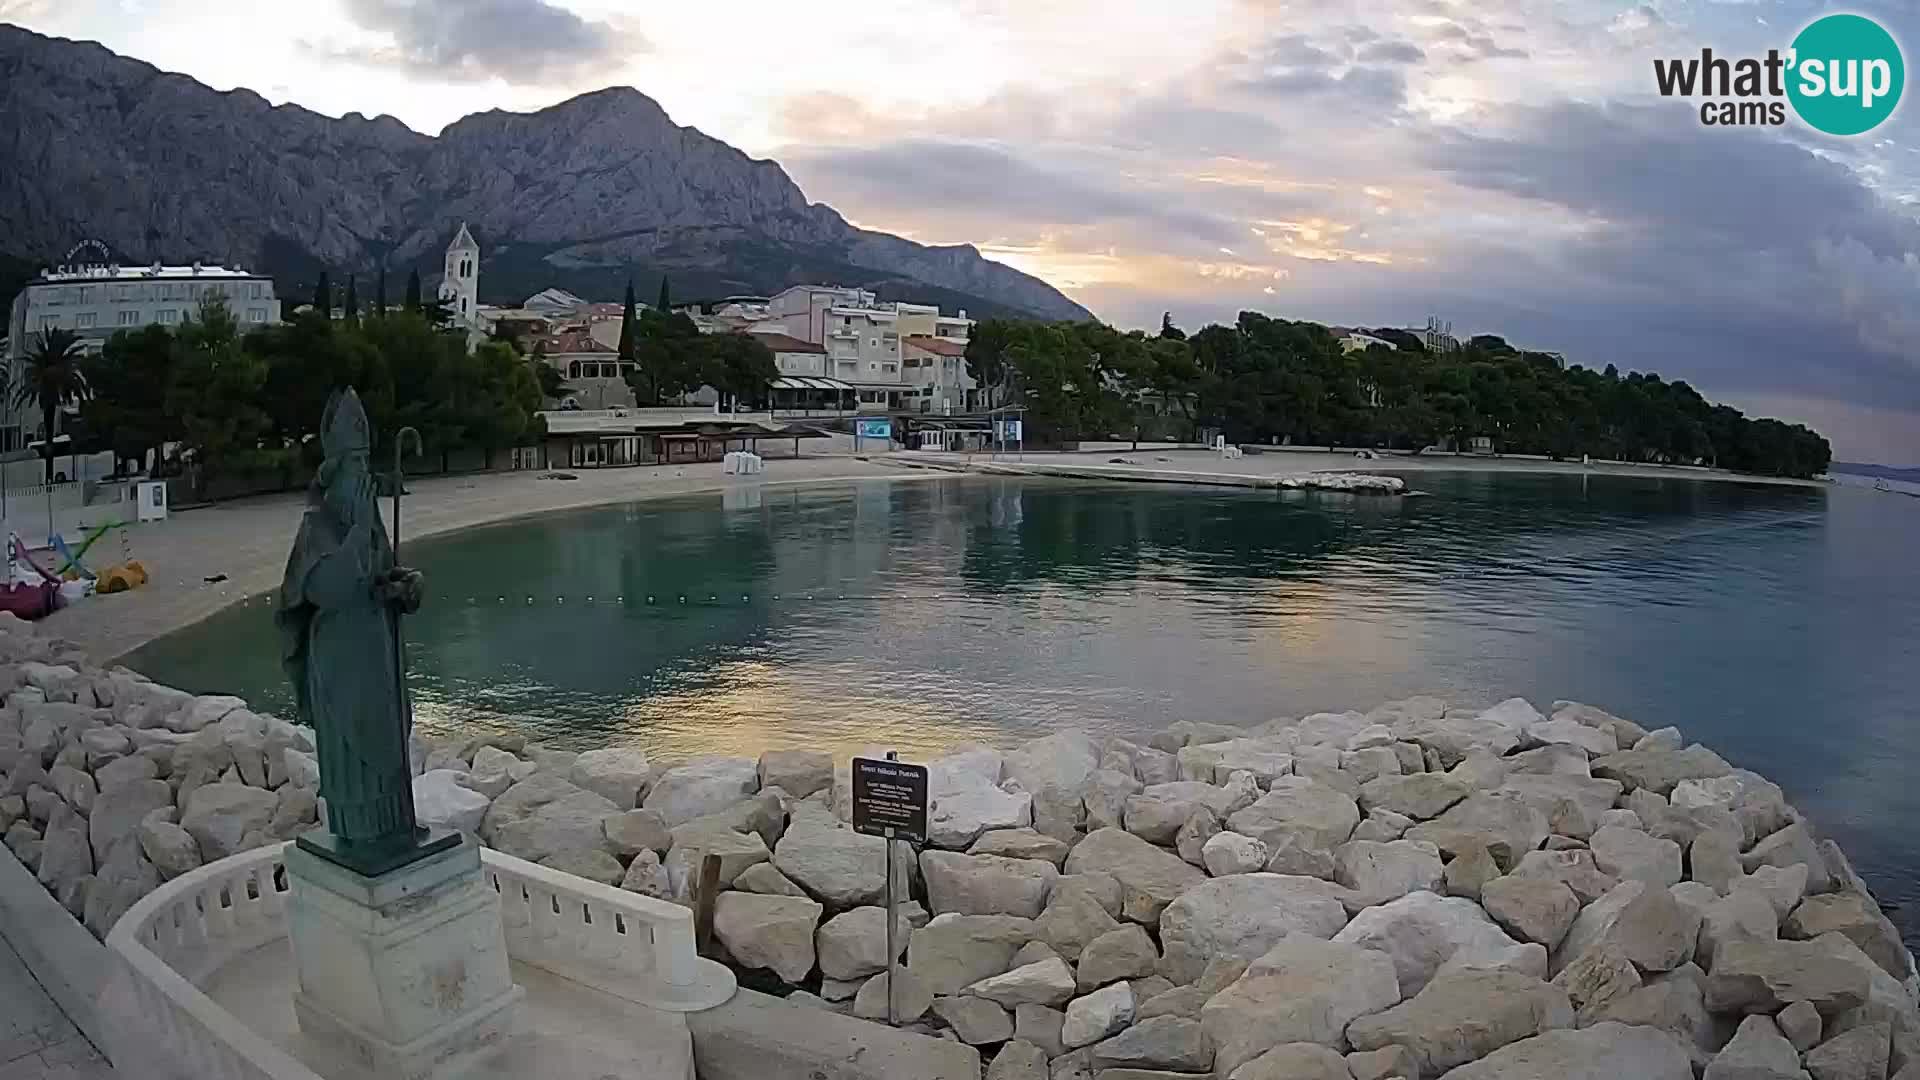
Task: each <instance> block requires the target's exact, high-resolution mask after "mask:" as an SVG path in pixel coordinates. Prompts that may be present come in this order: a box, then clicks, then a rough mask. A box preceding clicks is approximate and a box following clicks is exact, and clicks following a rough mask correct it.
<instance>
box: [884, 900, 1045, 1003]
mask: <svg viewBox="0 0 1920 1080" xmlns="http://www.w3.org/2000/svg"><path fill="white" fill-rule="evenodd" d="M1033 939H1034V922H1033V920H1032V919H1021V918H1015V917H1014V916H1011V915H940V916H936V917H935V918H934V919H933V920H932V921H931V922H929V923H927V925H925V926H922V927H920V928H918V929H916V930H915V931H914V932H913V933H912V934H911V935H909V937H908V939H907V970H909V971H911V972H912V973H913V975H914V977H915V978H916V980H918V982H919V983H920V984H921V985H922V986H924V987H926V989H927V990H928V992H929V993H933V994H942V995H951V994H958V993H960V992H961V991H962V990H964V989H965V988H966V987H968V986H971V985H972V984H974V983H976V982H979V981H980V980H982V979H985V978H989V977H991V976H994V975H999V974H1002V973H1004V972H1005V971H1006V970H1007V966H1008V964H1009V962H1010V961H1011V960H1012V959H1013V954H1014V953H1015V952H1016V951H1017V950H1018V949H1019V948H1020V947H1021V946H1022V945H1025V944H1026V943H1027V942H1029V941H1032V940H1033Z"/></svg>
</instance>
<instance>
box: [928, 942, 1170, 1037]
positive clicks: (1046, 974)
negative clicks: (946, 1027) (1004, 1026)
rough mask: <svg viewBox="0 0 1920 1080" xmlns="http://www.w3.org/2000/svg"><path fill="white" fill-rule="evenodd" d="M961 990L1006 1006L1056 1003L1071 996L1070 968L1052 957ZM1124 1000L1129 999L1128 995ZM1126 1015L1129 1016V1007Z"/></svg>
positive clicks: (990, 977)
mask: <svg viewBox="0 0 1920 1080" xmlns="http://www.w3.org/2000/svg"><path fill="white" fill-rule="evenodd" d="M1122 985H1124V984H1122ZM965 990H966V992H967V993H969V994H972V995H973V996H975V997H982V998H986V999H987V1000H988V1001H992V1002H997V1003H998V1004H1000V1005H1002V1006H1004V1007H1006V1008H1009V1009H1011V1008H1013V1007H1014V1006H1016V1005H1060V1004H1063V1003H1065V1002H1066V1001H1068V1000H1070V999H1071V998H1072V997H1073V993H1074V980H1073V969H1072V968H1070V967H1068V966H1067V962H1066V961H1064V960H1061V959H1060V958H1058V957H1054V958H1053V959H1050V960H1042V961H1040V962H1038V963H1033V964H1027V965H1024V966H1022V967H1017V968H1014V969H1013V970H1012V971H1008V972H1006V973H1004V974H1000V975H992V976H988V977H987V978H985V979H981V980H980V981H979V982H976V983H973V984H972V985H970V986H967V987H966V988H965ZM1128 1000H1129V1002H1130V1001H1131V1000H1132V999H1131V997H1129V998H1128ZM1128 1015H1129V1018H1131V1015H1132V1014H1131V1006H1129V1014H1128ZM1062 1038H1063V1039H1064V1038H1065V1036H1064V1035H1063V1036H1062Z"/></svg>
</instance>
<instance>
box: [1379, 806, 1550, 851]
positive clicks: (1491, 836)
mask: <svg viewBox="0 0 1920 1080" xmlns="http://www.w3.org/2000/svg"><path fill="white" fill-rule="evenodd" d="M1548 831H1549V830H1548V827H1547V815H1546V814H1544V813H1542V812H1541V811H1540V810H1539V808H1538V807H1535V806H1533V805H1532V804H1531V803H1530V802H1529V801H1528V800H1527V799H1526V798H1524V797H1521V796H1518V795H1514V794H1510V793H1500V792H1487V791H1482V792H1476V793H1475V794H1473V795H1469V796H1468V797H1467V798H1465V799H1463V800H1461V801H1460V802H1458V803H1455V804H1454V805H1453V806H1452V807H1451V808H1449V809H1448V810H1447V811H1446V812H1445V813H1442V814H1441V815H1440V816H1439V817H1436V818H1434V819H1433V820H1432V821H1427V822H1422V823H1421V824H1419V825H1415V826H1414V827H1413V828H1411V829H1408V830H1407V834H1406V839H1408V840H1425V841H1427V842H1428V843H1430V844H1433V845H1434V846H1436V847H1438V848H1439V849H1440V851H1441V853H1442V854H1445V855H1450V856H1451V855H1456V854H1458V853H1460V852H1461V851H1463V850H1466V849H1467V848H1468V847H1469V846H1470V845H1472V844H1484V845H1485V846H1486V848H1487V850H1488V851H1489V852H1491V853H1492V855H1493V857H1494V860H1495V861H1496V862H1498V863H1499V864H1500V865H1501V866H1503V867H1508V868H1511V867H1512V866H1514V865H1515V864H1516V863H1517V862H1519V860H1520V858H1521V856H1523V855H1525V854H1526V853H1527V852H1529V851H1532V850H1534V849H1535V848H1538V847H1539V846H1540V845H1541V843H1542V842H1543V841H1545V840H1546V838H1547V834H1548Z"/></svg>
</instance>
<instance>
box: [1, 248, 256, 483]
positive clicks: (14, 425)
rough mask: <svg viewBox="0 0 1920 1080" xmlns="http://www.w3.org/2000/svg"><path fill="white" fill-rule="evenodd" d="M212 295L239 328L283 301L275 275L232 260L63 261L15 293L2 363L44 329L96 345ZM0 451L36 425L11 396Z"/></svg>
mask: <svg viewBox="0 0 1920 1080" xmlns="http://www.w3.org/2000/svg"><path fill="white" fill-rule="evenodd" d="M209 295H214V296H221V297H224V298H225V299H226V302H227V307H228V309H229V310H231V311H232V312H233V317H234V318H235V319H236V320H238V321H239V323H240V329H241V331H242V332H243V333H244V332H245V331H247V330H251V329H254V328H255V327H258V326H263V325H266V324H269V323H277V322H279V321H280V301H279V300H277V299H276V298H275V297H274V295H273V279H272V278H270V277H268V276H267V275H265V274H254V273H249V272H248V271H246V270H242V269H239V268H238V267H235V268H233V269H228V268H226V267H223V266H205V265H202V264H199V263H195V264H193V265H191V266H165V265H162V264H160V263H154V264H152V265H150V266H121V265H117V264H104V265H96V266H62V267H58V268H56V269H51V270H42V271H41V272H40V274H39V276H37V277H35V278H34V279H33V280H32V281H29V282H28V283H27V284H26V285H25V286H23V287H22V288H21V290H20V292H19V294H18V295H16V296H15V297H14V298H13V311H12V312H11V315H10V317H9V319H8V320H7V339H6V341H7V348H6V363H7V368H8V370H10V371H17V370H18V369H19V366H20V362H21V360H22V359H23V358H24V357H25V356H26V355H27V354H28V353H29V352H31V351H32V349H33V347H34V345H35V343H36V342H38V341H39V339H40V334H41V332H42V331H46V330H70V331H72V332H73V333H74V334H76V335H77V336H78V337H79V338H80V344H81V347H82V348H84V349H86V350H87V351H89V352H94V351H98V350H99V348H100V346H101V345H102V344H103V343H105V341H106V340H107V339H108V338H109V337H112V336H113V335H114V333H115V332H117V331H120V330H138V329H140V328H141V327H143V326H146V325H148V324H149V323H159V324H160V325H162V326H178V325H179V324H180V323H182V322H185V321H187V320H188V319H191V318H192V317H194V315H195V314H196V313H197V312H198V311H199V310H200V301H201V300H202V299H204V298H205V297H207V296H209ZM0 418H3V419H4V425H3V426H0V451H4V450H14V449H18V448H19V447H20V446H22V445H23V441H24V438H25V437H28V436H30V435H31V433H32V431H33V430H35V429H36V428H37V425H38V420H37V418H34V417H31V416H26V417H22V416H16V415H14V410H13V408H12V404H11V402H10V401H9V402H7V403H6V404H5V407H4V408H0Z"/></svg>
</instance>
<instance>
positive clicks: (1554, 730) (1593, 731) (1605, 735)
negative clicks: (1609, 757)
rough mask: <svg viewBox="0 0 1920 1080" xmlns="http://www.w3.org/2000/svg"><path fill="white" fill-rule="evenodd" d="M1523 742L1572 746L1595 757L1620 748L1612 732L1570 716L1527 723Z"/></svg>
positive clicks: (1531, 745) (1526, 743) (1536, 744)
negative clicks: (1590, 725)
mask: <svg viewBox="0 0 1920 1080" xmlns="http://www.w3.org/2000/svg"><path fill="white" fill-rule="evenodd" d="M1522 744H1523V745H1525V746H1528V747H1535V746H1553V745H1556V744H1559V745H1565V746H1572V747H1576V748H1578V749H1580V750H1582V751H1584V752H1585V753H1587V754H1589V755H1592V756H1594V757H1599V756H1601V755H1603V754H1611V753H1613V752H1614V751H1616V750H1618V749H1620V744H1619V743H1618V742H1616V741H1614V737H1613V735H1612V733H1610V732H1606V731H1602V730H1600V729H1599V728H1596V727H1589V726H1588V725H1586V724H1582V723H1581V722H1580V721H1578V720H1575V719H1574V718H1572V717H1570V716H1563V717H1559V718H1558V719H1553V720H1543V721H1541V722H1539V723H1537V724H1529V725H1527V733H1526V737H1525V739H1524V740H1523V743H1522Z"/></svg>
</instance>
